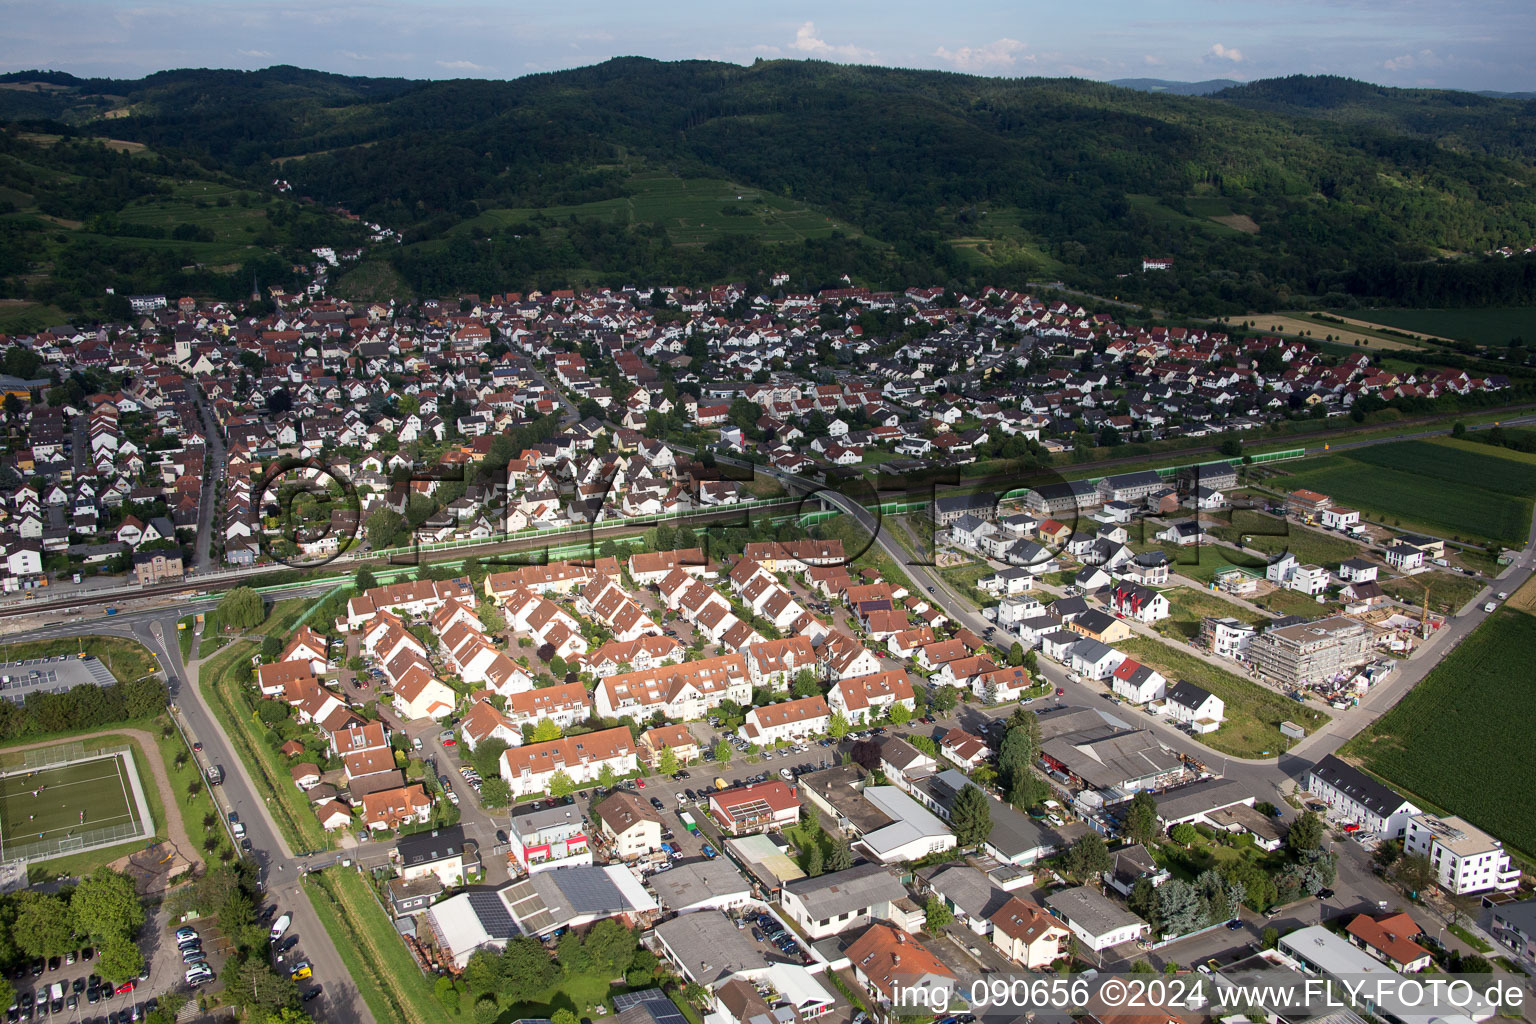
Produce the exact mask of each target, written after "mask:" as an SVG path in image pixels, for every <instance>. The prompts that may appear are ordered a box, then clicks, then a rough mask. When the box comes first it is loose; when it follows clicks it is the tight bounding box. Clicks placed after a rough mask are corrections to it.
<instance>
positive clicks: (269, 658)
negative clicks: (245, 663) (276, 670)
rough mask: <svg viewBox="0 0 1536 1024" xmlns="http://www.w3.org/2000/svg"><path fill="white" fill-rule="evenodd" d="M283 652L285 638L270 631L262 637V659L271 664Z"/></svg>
mask: <svg viewBox="0 0 1536 1024" xmlns="http://www.w3.org/2000/svg"><path fill="white" fill-rule="evenodd" d="M282 653H283V638H282V637H280V636H277V635H276V634H274V633H269V634H267V635H266V636H264V637H262V638H261V660H262V661H265V662H267V663H268V664H271V663H272V662H274V661H276V660H277V659H278V656H279V655H281V654H282Z"/></svg>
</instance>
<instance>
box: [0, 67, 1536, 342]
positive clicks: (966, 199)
mask: <svg viewBox="0 0 1536 1024" xmlns="http://www.w3.org/2000/svg"><path fill="white" fill-rule="evenodd" d="M3 77H4V78H8V79H10V80H11V81H10V82H9V83H8V84H10V85H12V86H16V85H20V84H21V83H23V82H35V83H38V84H37V86H36V87H35V88H33V89H31V90H28V89H26V88H11V89H7V90H0V118H7V117H9V118H12V119H21V118H30V119H33V121H34V125H33V127H34V128H36V127H37V125H36V123H35V122H36V121H37V119H44V120H46V122H47V127H48V129H49V130H51V131H56V132H60V133H66V134H67V133H70V132H79V133H84V134H95V133H101V134H103V135H105V134H106V133H108V132H110V136H111V137H112V138H113V139H117V140H125V141H127V142H130V143H133V144H142V145H143V146H146V147H148V149H147V151H146V152H147V153H148V154H154V155H155V156H154V157H153V158H154V159H157V160H159V161H161V163H162V164H164V165H165V169H167V170H172V171H175V172H177V173H184V172H185V170H186V169H187V168H192V167H195V168H197V169H198V170H199V172H200V173H202V174H204V175H209V174H213V175H220V176H225V177H227V178H230V179H233V180H238V181H241V182H243V183H244V184H245V185H246V187H249V188H253V189H256V188H268V187H270V185H271V182H272V179H273V178H274V176H276V175H279V174H280V175H281V176H282V177H283V178H285V179H286V180H287V181H289V182H291V183H292V186H293V189H294V194H295V195H303V196H308V197H312V198H313V199H314V200H315V201H316V202H317V203H319V204H320V205H321V206H327V205H333V204H334V205H339V206H340V207H344V208H345V209H347V210H349V211H351V212H352V213H355V214H359V215H362V216H363V217H365V218H367V219H371V220H376V221H378V222H381V223H383V224H386V225H388V226H391V227H394V228H396V229H397V230H399V231H401V232H402V233H403V234H404V236H405V238H406V240H407V244H406V245H404V246H400V247H398V248H397V251H395V252H393V253H391V255H390V257H389V259H390V262H391V263H392V264H393V268H392V269H393V271H394V272H395V273H396V274H397V275H398V276H399V279H401V280H403V282H404V283H405V284H406V285H408V286H410V287H412V288H414V289H416V290H417V291H420V292H426V293H442V292H449V291H452V290H454V289H475V290H480V291H489V290H500V289H507V288H520V287H523V288H526V287H532V286H536V285H540V284H563V283H585V282H594V281H596V282H615V283H618V282H622V283H638V284H647V283H669V282H676V281H683V280H695V281H703V280H719V279H722V278H727V277H737V278H740V277H746V276H750V274H751V273H753V272H756V271H760V270H763V269H766V268H768V267H769V266H771V267H773V268H775V269H785V270H788V271H790V272H791V273H792V274H794V275H795V278H796V284H797V285H801V286H807V287H813V286H816V285H820V284H829V283H832V282H833V281H835V280H836V278H837V277H839V276H840V275H841V274H843V273H848V274H849V275H850V276H852V277H853V278H854V279H856V280H858V281H860V282H861V283H867V284H870V285H875V286H883V287H896V286H904V285H908V284H911V283H914V282H919V281H933V282H936V283H951V284H956V285H960V286H965V285H969V284H976V283H981V282H991V283H998V284H1003V285H1014V286H1022V285H1024V284H1026V283H1027V282H1029V281H1032V280H1033V281H1039V280H1054V279H1060V280H1063V281H1065V282H1067V283H1068V284H1070V285H1074V286H1079V287H1083V288H1086V289H1089V290H1093V291H1096V292H1100V293H1104V294H1113V295H1116V296H1118V297H1120V298H1122V299H1125V300H1130V301H1137V302H1143V303H1146V304H1148V305H1149V306H1153V307H1156V308H1160V309H1167V310H1171V311H1176V312H1198V313H1204V314H1231V313H1242V312H1247V311H1250V310H1266V309H1273V308H1280V307H1285V306H1294V305H1304V304H1308V303H1317V304H1326V305H1328V306H1331V307H1335V308H1340V307H1348V306H1350V305H1352V304H1354V303H1355V302H1375V303H1388V304H1390V303H1400V304H1414V303H1422V302H1427V303H1433V304H1437V305H1460V304H1471V305H1477V304H1511V303H1522V302H1531V301H1536V268H1533V266H1532V263H1531V261H1530V260H1529V259H1526V260H1518V259H1517V260H1504V259H1501V258H1486V257H1484V256H1483V255H1482V254H1483V253H1485V252H1487V251H1488V250H1491V249H1494V248H1497V247H1500V246H1506V245H1508V246H1515V247H1517V248H1519V247H1523V246H1526V245H1529V244H1531V243H1532V242H1536V196H1533V195H1532V186H1533V185H1536V180H1533V179H1536V163H1533V161H1536V130H1533V126H1536V116H1533V112H1536V102H1533V101H1529V100H1520V99H1505V98H1494V97H1485V96H1479V95H1475V94H1470V93H1455V92H1448V91H1441V90H1396V89H1385V88H1381V87H1378V86H1372V85H1367V84H1364V83H1359V82H1351V81H1348V80H1344V79H1334V78H1317V77H1296V78H1290V79H1278V80H1273V81H1269V82H1259V83H1252V84H1249V85H1245V86H1236V87H1233V88H1230V89H1225V90H1222V91H1220V92H1217V93H1215V94H1214V95H1212V96H1208V97H1205V96H1180V95H1172V94H1169V93H1167V92H1159V93H1148V92H1142V91H1137V90H1133V89H1127V88H1119V87H1115V86H1112V85H1106V84H1099V83H1093V82H1087V81H1081V80H1051V79H1006V80H1005V79H992V78H981V77H974V76H966V75H956V74H947V73H940V72H927V71H907V70H897V69H888V68H872V67H847V66H839V65H832V64H824V63H819V62H806V61H759V62H758V63H756V64H754V65H752V66H750V67H740V66H736V65H731V64H720V63H713V62H706V61H684V62H677V63H662V62H657V61H652V60H646V59H640V58H624V59H618V60H612V61H608V62H606V63H604V64H601V65H597V66H593V67H587V68H580V69H576V70H572V71H563V72H557V73H552V74H541V75H532V76H528V77H525V78H521V79H517V80H514V81H510V82H502V81H478V80H460V81H449V82H408V81H404V80H399V79H361V78H347V77H343V76H337V75H328V74H321V73H318V72H312V71H304V70H301V69H297V68H286V67H285V68H271V69H268V70H266V71H261V72H223V71H174V72H164V73H161V74H157V75H151V76H149V77H147V78H145V79H142V80H137V81H110V80H82V79H73V78H70V77H69V76H60V75H57V74H52V75H42V74H38V73H20V74H16V75H10V76H3ZM106 109H111V110H113V111H114V113H115V114H118V115H122V116H115V117H113V118H112V119H110V120H102V119H101V118H100V114H101V112H102V111H103V110H106ZM135 159H136V160H144V159H145V154H143V153H141V154H138V155H137V156H136V157H135ZM274 161H281V163H280V164H279V165H276V166H275V165H274ZM3 167H4V165H3V164H0V169H3ZM7 173H8V172H7ZM114 173H115V172H114ZM657 174H665V175H670V176H674V177H675V178H676V179H678V180H680V181H682V182H684V183H685V184H686V183H698V182H704V181H714V182H723V183H735V187H739V188H741V189H743V190H754V195H753V196H752V197H749V198H748V199H746V200H743V202H742V203H721V204H718V206H717V207H716V208H713V209H711V210H709V211H708V214H707V215H702V214H700V213H699V208H698V207H697V205H694V206H689V207H686V208H685V207H681V206H679V207H677V208H675V209H668V208H665V207H659V208H658V207H655V206H654V205H653V206H652V207H647V209H650V210H651V212H650V213H649V214H647V215H645V216H642V215H640V214H638V213H636V212H635V211H636V210H637V209H639V208H640V206H641V205H642V204H641V202H640V200H641V199H643V198H644V197H643V196H642V195H641V186H640V185H638V184H637V182H638V181H640V180H641V176H642V175H650V176H654V175H657ZM140 184H143V183H142V182H141V183H140ZM118 185H121V186H122V187H124V188H133V187H135V186H134V184H133V182H132V181H131V179H130V178H126V177H121V176H120V179H119V180H118V181H117V184H114V179H108V181H107V182H106V183H105V184H104V186H103V187H105V188H108V189H114V188H118ZM3 187H10V182H9V181H6V180H4V179H3V178H0V188H3ZM722 187H727V188H729V187H731V186H729V185H724V186H722ZM76 191H80V189H79V188H78V187H77V188H76ZM120 191H121V190H120V189H118V192H110V193H109V194H110V195H118V194H119V193H120ZM0 194H3V191H0ZM77 198H78V199H90V198H92V197H91V196H84V197H77ZM775 204H776V205H775ZM790 204H799V205H800V206H802V207H803V208H804V209H806V210H809V211H811V212H812V213H814V214H817V215H821V214H824V215H825V216H824V217H820V218H819V219H821V220H824V221H826V222H827V223H829V224H830V223H832V222H834V221H835V222H836V223H837V225H838V227H837V229H836V230H832V231H823V232H810V231H803V230H798V229H797V230H796V231H795V232H793V233H792V235H793V236H792V237H787V238H786V237H785V236H784V233H783V232H781V233H780V234H778V235H775V234H773V233H772V232H771V231H769V230H768V229H767V228H765V229H764V230H757V229H758V228H759V226H760V225H767V226H768V227H770V228H772V227H776V226H778V225H779V224H780V221H776V220H775V219H774V218H775V216H777V215H778V214H779V213H781V212H782V211H781V210H780V208H781V207H785V206H787V205H790ZM75 205H76V206H79V205H80V203H79V202H76V204H75ZM108 205H110V203H109V204H108ZM695 218H696V219H695ZM733 218H734V219H733ZM0 223H3V221H0ZM0 230H4V229H3V228H0ZM1143 256H1171V257H1173V259H1174V261H1175V264H1174V270H1173V271H1171V272H1168V273H1155V274H1144V273H1142V272H1141V269H1140V260H1141V258H1142V257H1143ZM27 258H28V257H27V256H26V255H25V254H20V255H17V256H15V257H12V260H11V262H12V264H13V265H12V266H11V267H10V268H9V272H10V273H12V274H15V273H16V272H17V270H16V267H15V266H14V264H15V263H16V262H17V261H20V260H25V259H27ZM6 273H7V269H6V268H3V267H0V276H3V275H5V274H6Z"/></svg>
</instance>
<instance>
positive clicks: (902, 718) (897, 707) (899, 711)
mask: <svg viewBox="0 0 1536 1024" xmlns="http://www.w3.org/2000/svg"><path fill="white" fill-rule="evenodd" d="M888 714H889V716H890V719H891V724H892V725H898V726H899V725H906V724H907V723H908V722H910V721H912V711H911V709H910V708H908V707H907V706H906V705H905V704H903V703H902V702H901V701H897V702H896V703H894V704H892V705H891V710H890V711H889V712H888Z"/></svg>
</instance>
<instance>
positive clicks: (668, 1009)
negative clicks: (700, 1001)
mask: <svg viewBox="0 0 1536 1024" xmlns="http://www.w3.org/2000/svg"><path fill="white" fill-rule="evenodd" d="M641 1005H644V1006H645V1007H646V1008H647V1009H648V1010H649V1011H650V1013H651V1017H652V1018H654V1019H655V1021H656V1024H688V1018H686V1017H684V1016H683V1014H682V1011H680V1010H679V1009H678V1008H677V1004H676V1003H674V1002H673V1001H672V1000H671V999H668V998H667V996H666V995H665V994H664V993H663V992H662V991H661V990H660V989H654V988H651V989H646V990H645V991H644V992H625V993H623V994H621V995H616V996H614V997H613V1011H614V1013H623V1012H624V1011H625V1010H628V1009H631V1008H632V1007H636V1006H641Z"/></svg>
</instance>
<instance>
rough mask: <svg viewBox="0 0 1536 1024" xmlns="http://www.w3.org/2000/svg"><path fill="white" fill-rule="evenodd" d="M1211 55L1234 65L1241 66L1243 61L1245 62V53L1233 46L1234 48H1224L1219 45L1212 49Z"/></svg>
mask: <svg viewBox="0 0 1536 1024" xmlns="http://www.w3.org/2000/svg"><path fill="white" fill-rule="evenodd" d="M1210 55H1211V56H1212V57H1219V58H1221V59H1222V60H1229V61H1231V62H1232V63H1234V64H1241V63H1242V61H1243V51H1242V50H1239V49H1238V48H1237V47H1235V46H1233V47H1227V46H1222V45H1221V44H1220V43H1217V44H1216V45H1215V46H1212V47H1211V49H1210Z"/></svg>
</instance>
